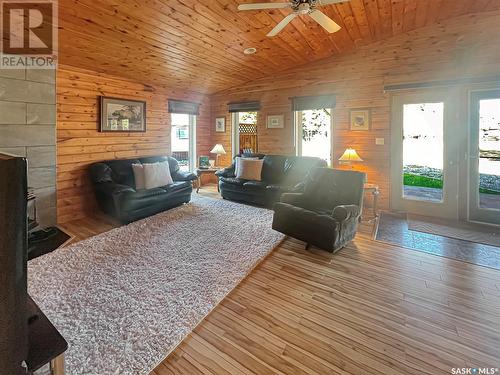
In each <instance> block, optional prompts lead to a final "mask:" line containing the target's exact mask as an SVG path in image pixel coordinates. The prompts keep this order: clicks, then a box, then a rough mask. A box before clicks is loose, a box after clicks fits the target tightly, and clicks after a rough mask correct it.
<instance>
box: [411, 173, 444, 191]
mask: <svg viewBox="0 0 500 375" xmlns="http://www.w3.org/2000/svg"><path fill="white" fill-rule="evenodd" d="M403 184H404V185H406V186H421V187H429V188H435V189H442V188H443V181H442V180H439V179H437V178H432V177H426V176H419V175H416V174H411V173H405V174H404V178H403Z"/></svg>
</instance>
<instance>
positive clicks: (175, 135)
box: [171, 113, 196, 171]
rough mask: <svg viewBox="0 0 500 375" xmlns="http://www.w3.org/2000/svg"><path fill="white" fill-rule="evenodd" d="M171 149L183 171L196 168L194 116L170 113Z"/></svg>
mask: <svg viewBox="0 0 500 375" xmlns="http://www.w3.org/2000/svg"><path fill="white" fill-rule="evenodd" d="M171 116H172V117H171V120H172V126H171V150H172V157H174V158H175V159H177V161H178V162H179V166H180V168H181V170H183V171H193V170H194V169H195V168H196V116H194V115H188V114H180V113H172V115H171Z"/></svg>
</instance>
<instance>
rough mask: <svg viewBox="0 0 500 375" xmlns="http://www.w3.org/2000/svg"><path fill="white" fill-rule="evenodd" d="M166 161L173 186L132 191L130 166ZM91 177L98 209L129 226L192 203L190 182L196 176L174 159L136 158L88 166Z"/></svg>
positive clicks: (133, 188)
mask: <svg viewBox="0 0 500 375" xmlns="http://www.w3.org/2000/svg"><path fill="white" fill-rule="evenodd" d="M162 161H168V164H169V167H170V174H171V175H172V179H173V180H174V183H173V184H170V185H167V186H162V187H159V188H154V189H148V190H138V191H136V190H135V179H134V172H133V170H132V164H138V163H156V162H162ZM90 177H91V179H92V183H93V186H94V192H95V196H96V199H97V203H98V204H99V207H100V208H101V209H102V210H103V211H104V212H105V213H107V214H108V215H111V216H113V217H115V218H117V219H118V220H120V222H122V223H129V222H131V221H135V220H138V219H142V218H144V217H147V216H151V215H154V214H156V213H158V212H161V211H165V210H167V209H169V208H172V207H176V206H179V205H181V204H183V203H187V202H189V201H190V200H191V192H192V191H193V187H192V184H191V181H193V180H196V178H197V177H196V175H194V174H193V173H190V172H183V171H181V170H180V168H179V164H178V162H177V160H176V159H174V158H173V157H170V156H153V157H146V158H139V159H121V160H108V161H102V162H100V163H95V164H92V165H91V166H90Z"/></svg>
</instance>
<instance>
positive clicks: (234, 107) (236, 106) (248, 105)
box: [228, 102, 260, 113]
mask: <svg viewBox="0 0 500 375" xmlns="http://www.w3.org/2000/svg"><path fill="white" fill-rule="evenodd" d="M228 107H229V112H230V113H234V112H256V111H260V102H241V103H229V104H228Z"/></svg>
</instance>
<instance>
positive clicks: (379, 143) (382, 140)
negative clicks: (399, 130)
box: [375, 138, 385, 146]
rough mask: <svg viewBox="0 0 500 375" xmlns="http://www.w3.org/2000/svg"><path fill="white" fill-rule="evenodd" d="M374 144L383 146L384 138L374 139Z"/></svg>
mask: <svg viewBox="0 0 500 375" xmlns="http://www.w3.org/2000/svg"><path fill="white" fill-rule="evenodd" d="M375 144H376V145H377V146H383V145H384V144H385V138H375Z"/></svg>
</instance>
